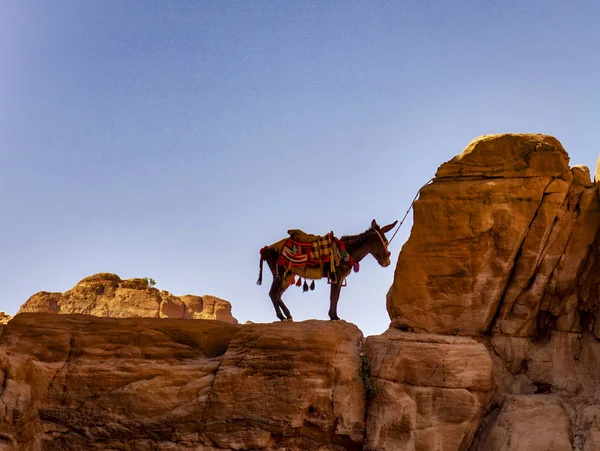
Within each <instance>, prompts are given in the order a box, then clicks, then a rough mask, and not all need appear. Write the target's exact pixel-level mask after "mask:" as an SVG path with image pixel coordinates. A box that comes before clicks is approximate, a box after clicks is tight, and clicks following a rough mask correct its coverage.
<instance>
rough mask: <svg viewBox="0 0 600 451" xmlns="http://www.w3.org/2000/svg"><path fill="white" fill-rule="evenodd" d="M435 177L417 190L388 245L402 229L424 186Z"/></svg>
mask: <svg viewBox="0 0 600 451" xmlns="http://www.w3.org/2000/svg"><path fill="white" fill-rule="evenodd" d="M434 178H435V177H432V178H430V179H429V180H428V181H427V183H425V185H423V186H422V187H421V188H419V191H417V194H415V198H414V199H413V201H412V202H411V204H410V207H408V210H406V213H404V217H403V218H402V221H400V224H398V227H397V228H396V231H395V232H394V234H393V235H392V237H391V238H390V240H389V241H388V246H389V245H390V243H391V242H392V240H393V239H394V237H395V236H396V234H397V233H398V230H400V227H402V223H404V220H405V219H406V217H407V216H408V213H409V212H410V209H411V208H412V207H413V205H414V204H415V202H416V200H417V197H419V194H421V190H422V189H423V188H425V187H426V186H427V185H429V184H430V183H431V182H432V181H433V179H434Z"/></svg>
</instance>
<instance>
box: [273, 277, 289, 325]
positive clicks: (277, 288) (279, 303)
mask: <svg viewBox="0 0 600 451" xmlns="http://www.w3.org/2000/svg"><path fill="white" fill-rule="evenodd" d="M271 271H272V272H273V285H271V290H270V291H269V297H270V298H271V301H272V302H273V306H274V307H275V313H277V318H279V319H280V320H281V321H285V320H286V319H289V320H291V319H292V314H291V313H290V311H289V310H288V308H287V306H286V305H285V304H284V303H283V300H282V299H281V295H282V294H283V292H284V291H285V290H287V288H288V287H289V286H290V281H291V274H286V270H285V268H284V267H282V266H279V265H275V267H274V268H271ZM282 310H283V314H282V313H281V311H282ZM284 314H285V317H284V316H283V315H284Z"/></svg>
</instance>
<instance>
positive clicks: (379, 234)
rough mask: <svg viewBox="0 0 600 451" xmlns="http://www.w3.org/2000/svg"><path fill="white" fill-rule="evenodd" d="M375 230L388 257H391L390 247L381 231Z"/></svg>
mask: <svg viewBox="0 0 600 451" xmlns="http://www.w3.org/2000/svg"><path fill="white" fill-rule="evenodd" d="M373 230H375V233H376V234H377V236H378V237H379V239H380V240H381V244H383V248H384V249H385V251H386V252H387V253H388V255H390V251H389V250H388V245H387V244H386V242H385V240H384V239H383V237H382V236H381V233H379V230H377V229H373Z"/></svg>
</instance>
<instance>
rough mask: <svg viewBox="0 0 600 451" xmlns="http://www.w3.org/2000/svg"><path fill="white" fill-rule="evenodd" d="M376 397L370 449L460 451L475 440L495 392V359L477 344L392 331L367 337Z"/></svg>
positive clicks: (370, 422)
mask: <svg viewBox="0 0 600 451" xmlns="http://www.w3.org/2000/svg"><path fill="white" fill-rule="evenodd" d="M365 351H366V352H367V354H368V355H369V357H370V361H371V376H372V378H373V379H374V384H375V388H376V394H375V396H374V398H373V400H372V401H371V402H370V405H369V411H368V415H367V442H366V447H365V449H369V450H378V451H383V450H390V451H391V450H400V449H410V450H415V451H427V450H448V451H450V450H458V449H465V447H467V446H468V445H469V444H470V443H471V440H472V439H473V436H474V434H475V431H476V427H477V425H478V424H479V420H480V419H481V417H482V415H483V414H484V412H485V410H486V409H487V408H488V406H489V404H490V401H491V400H492V399H493V397H494V395H495V392H496V384H495V381H494V375H493V369H492V368H493V367H492V359H491V358H490V355H489V353H488V351H487V349H486V347H485V346H484V345H483V344H481V343H478V342H476V341H475V340H472V339H469V338H464V337H451V336H441V335H429V334H411V333H406V332H400V331H396V330H393V329H390V330H388V331H387V332H386V333H384V334H382V335H379V336H374V337H368V338H367V341H366V345H365Z"/></svg>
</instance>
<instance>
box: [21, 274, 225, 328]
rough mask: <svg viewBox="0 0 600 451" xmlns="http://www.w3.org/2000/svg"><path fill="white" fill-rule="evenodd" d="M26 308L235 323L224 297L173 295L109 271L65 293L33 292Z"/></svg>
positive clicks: (70, 312)
mask: <svg viewBox="0 0 600 451" xmlns="http://www.w3.org/2000/svg"><path fill="white" fill-rule="evenodd" d="M187 302H189V304H190V305H189V306H188V305H187ZM198 306H200V308H198ZM27 312H45V313H62V314H73V313H82V314H85V315H94V316H101V317H108V318H130V317H144V318H196V319H217V320H220V321H226V322H228V323H231V324H237V320H236V319H235V318H234V317H233V316H232V314H231V304H230V303H229V302H227V301H225V300H223V299H219V298H217V297H215V296H202V297H200V296H191V295H186V296H174V295H172V294H171V293H169V292H168V291H164V290H163V291H159V290H157V289H156V288H152V287H150V286H148V281H147V280H145V279H126V280H121V278H120V277H119V276H117V275H116V274H110V273H99V274H95V275H93V276H90V277H86V278H85V279H83V280H81V281H80V282H79V283H78V284H77V285H75V286H74V287H73V288H72V289H70V290H69V291H66V292H65V293H48V292H45V291H41V292H39V293H36V294H34V295H33V296H31V298H29V299H28V300H27V302H25V303H24V304H23V305H22V306H21V309H20V310H19V313H27Z"/></svg>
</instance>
